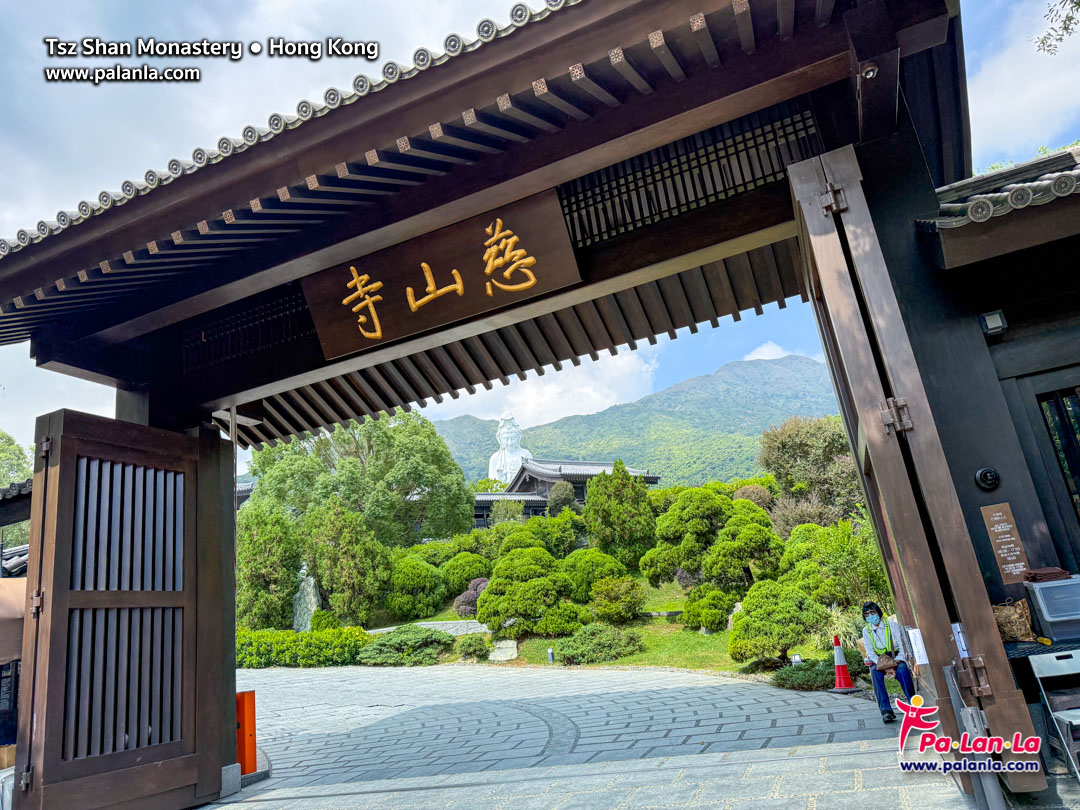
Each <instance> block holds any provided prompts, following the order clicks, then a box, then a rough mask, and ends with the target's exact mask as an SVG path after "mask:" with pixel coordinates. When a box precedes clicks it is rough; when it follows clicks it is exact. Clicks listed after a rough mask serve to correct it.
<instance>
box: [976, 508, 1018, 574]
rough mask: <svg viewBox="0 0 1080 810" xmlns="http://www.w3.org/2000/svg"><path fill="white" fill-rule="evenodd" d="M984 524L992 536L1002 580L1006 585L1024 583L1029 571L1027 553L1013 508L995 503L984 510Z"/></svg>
mask: <svg viewBox="0 0 1080 810" xmlns="http://www.w3.org/2000/svg"><path fill="white" fill-rule="evenodd" d="M982 516H983V523H985V524H986V532H987V534H989V535H990V545H991V546H993V549H994V559H995V560H997V564H998V569H999V570H1000V571H1001V580H1002V582H1004V583H1005V584H1006V585H1015V584H1016V583H1018V582H1023V581H1024V574H1026V573H1027V571H1028V559H1027V552H1025V551H1024V544H1023V542H1021V540H1020V535H1019V534H1017V532H1016V519H1015V518H1014V517H1013V513H1012V507H1011V506H1009V504H1007V503H995V504H993V505H992V506H984V507H983V508H982Z"/></svg>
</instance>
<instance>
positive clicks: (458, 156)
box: [397, 135, 479, 166]
mask: <svg viewBox="0 0 1080 810" xmlns="http://www.w3.org/2000/svg"><path fill="white" fill-rule="evenodd" d="M397 148H398V152H399V153H400V154H402V155H414V156H416V157H420V158H427V159H428V160H435V161H438V162H440V163H452V164H455V165H457V166H471V165H472V164H474V163H476V161H477V160H478V159H479V155H477V154H475V153H474V152H469V151H467V150H465V149H455V148H454V147H452V146H446V145H444V144H437V143H435V142H434V141H429V140H428V139H427V138H410V137H408V136H407V135H406V136H402V137H400V138H398V139H397Z"/></svg>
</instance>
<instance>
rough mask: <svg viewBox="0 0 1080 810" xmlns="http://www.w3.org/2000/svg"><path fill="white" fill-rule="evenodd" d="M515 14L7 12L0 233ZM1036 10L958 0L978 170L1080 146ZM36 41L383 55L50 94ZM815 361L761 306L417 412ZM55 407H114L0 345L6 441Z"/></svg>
mask: <svg viewBox="0 0 1080 810" xmlns="http://www.w3.org/2000/svg"><path fill="white" fill-rule="evenodd" d="M587 2H602V0H587ZM511 5H512V3H511V0H399V2H396V3H382V2H380V3H375V2H364V3H360V2H355V1H354V0H306V1H305V2H301V0H295V1H293V0H263V2H258V3H256V2H254V0H239V2H234V3H231V4H230V5H229V11H228V13H222V12H221V5H220V3H211V2H208V1H207V0H191V1H190V2H187V3H185V4H184V5H183V7H182V8H183V10H182V12H177V11H176V10H175V7H173V8H171V9H170V10H168V11H165V10H163V6H162V5H159V4H155V3H147V2H144V0H137V1H136V0H123V1H122V2H120V1H117V0H111V1H110V0H103V1H102V2H97V3H86V2H84V0H78V1H76V0H57V2H52V3H49V4H48V7H47V8H48V11H47V13H43V11H42V7H40V6H37V5H34V4H28V3H21V4H8V5H7V7H6V8H5V21H4V25H3V26H2V28H0V99H3V100H4V116H3V118H2V120H0V235H2V236H5V237H11V236H13V235H14V233H15V231H16V230H18V229H19V228H24V227H25V228H30V227H32V226H33V224H34V223H36V222H37V221H38V220H39V219H53V218H54V216H55V213H56V211H58V210H60V209H66V210H71V209H73V208H74V207H75V204H76V203H77V202H78V201H79V200H81V199H93V198H94V197H96V196H97V194H98V192H99V191H101V190H102V189H116V188H119V186H120V184H121V182H122V181H123V180H124V179H126V178H138V177H141V176H142V175H143V173H144V172H145V171H146V169H148V168H154V169H158V170H162V169H164V168H165V165H166V163H167V162H168V160H169V159H170V158H173V157H177V156H179V157H182V158H185V159H187V158H189V156H190V155H191V152H192V150H193V149H194V148H195V147H196V146H204V147H206V146H212V145H213V144H214V143H215V142H216V141H217V139H218V138H219V137H221V136H222V135H231V136H234V137H235V136H238V135H239V133H240V131H241V129H242V128H243V127H244V125H246V124H249V123H255V124H258V125H260V126H263V125H265V122H266V120H267V118H268V117H269V115H270V113H272V112H275V111H277V112H292V111H293V110H294V109H295V107H296V103H297V101H299V100H300V99H302V98H320V97H321V96H322V93H323V91H324V90H325V89H326V88H327V87H329V86H337V87H345V86H347V85H348V84H349V83H350V82H351V81H352V78H353V76H354V75H355V74H356V73H358V72H362V73H365V74H367V75H369V76H374V75H377V74H378V71H379V70H380V68H381V66H382V64H383V62H385V61H386V60H388V59H393V60H395V61H397V62H400V63H402V64H409V63H410V62H411V54H412V52H413V51H414V50H415V49H416V48H417V47H419V46H421V45H423V46H426V47H428V48H430V49H432V50H433V51H436V52H438V51H441V50H442V48H441V43H442V41H443V39H444V37H445V36H446V34H448V33H450V32H452V31H454V32H458V33H461V34H463V35H467V36H469V37H470V38H471V37H472V36H473V32H474V31H475V28H476V23H477V22H478V21H479V20H480V19H482V18H484V17H491V18H492V19H494V20H495V21H497V22H498V23H500V24H505V22H506V21H507V19H508V15H509V9H510V6H511ZM531 5H534V6H538V5H539V0H532V3H531ZM1045 7H1046V3H1045V0H973V1H972V0H965V2H962V8H963V20H964V36H965V46H966V52H967V70H968V83H969V94H970V105H971V120H972V135H973V144H974V151H975V166H976V168H980V167H985V166H987V165H989V164H991V163H993V162H995V161H999V160H1015V161H1020V160H1024V159H1026V158H1029V157H1031V156H1032V155H1033V154H1034V152H1035V150H1036V149H1037V148H1038V147H1039V146H1059V145H1061V144H1064V143H1068V142H1071V141H1073V140H1076V139H1077V138H1080V94H1078V93H1077V92H1076V82H1077V79H1076V77H1077V76H1080V36H1077V37H1074V38H1073V40H1072V41H1069V42H1067V43H1066V44H1065V45H1064V46H1063V47H1062V49H1061V52H1060V53H1059V54H1058V55H1057V56H1054V57H1049V56H1046V55H1044V54H1039V53H1037V52H1036V50H1035V46H1034V44H1033V42H1032V37H1033V36H1036V35H1037V34H1039V33H1040V32H1041V30H1042V29H1043V27H1044V22H1043V20H1042V15H1043V12H1044V11H1045ZM46 36H58V37H60V38H62V39H78V38H82V37H85V36H98V37H101V38H103V39H119V40H128V41H130V40H132V39H133V38H134V37H136V36H144V37H146V36H156V37H158V38H161V39H168V40H185V39H201V38H203V37H206V38H208V39H212V40H213V39H237V40H242V41H244V42H245V43H246V42H249V41H251V40H254V39H259V40H263V41H265V39H266V38H267V37H271V36H274V37H277V36H281V37H285V38H289V39H325V37H327V36H342V37H345V38H346V39H349V40H377V41H379V42H380V45H381V53H380V57H379V59H378V60H377V61H376V62H374V63H369V62H366V61H364V60H361V59H357V60H341V59H323V60H322V61H319V62H311V61H308V60H294V59H289V60H286V59H267V58H266V57H265V56H263V57H258V58H255V57H251V56H250V55H248V56H246V57H245V58H244V59H243V60H241V61H240V62H238V63H234V62H229V61H228V60H206V59H204V60H198V61H197V62H196V64H198V65H199V67H201V68H202V69H203V79H202V81H201V82H199V83H198V84H191V85H168V86H160V85H159V86H154V85H146V84H111V85H101V86H98V87H91V86H86V85H74V84H72V85H61V84H47V83H45V82H44V80H43V77H42V68H43V67H45V66H47V65H48V66H57V65H64V64H77V65H84V64H91V63H92V61H91V60H84V59H79V60H58V59H51V60H50V59H48V58H47V56H46V51H45V46H44V44H43V43H42V39H43V38H44V37H46ZM99 61H100V62H101V63H104V64H112V63H115V62H116V61H118V60H116V59H103V60H99ZM120 61H124V62H125V63H138V62H139V61H147V62H151V63H153V60H134V59H132V60H120ZM156 64H158V65H160V66H164V65H173V64H176V60H171V61H168V60H166V61H163V60H157V62H156ZM184 64H191V61H190V60H189V61H188V62H185V63H184ZM820 352H821V348H820V345H819V342H818V337H817V331H816V328H815V326H814V323H813V317H812V315H811V312H810V309H809V307H806V306H801V305H799V304H797V303H796V302H792V303H791V304H790V305H789V306H788V307H787V309H784V310H780V309H778V308H777V307H776V306H775V305H772V306H770V307H767V308H766V312H765V314H764V315H763V316H760V317H754V316H753V315H752V314H747V315H745V316H744V317H743V319H742V320H741V321H740V322H739V323H732V322H731V321H730V319H725V321H723V322H722V323H721V326H720V327H719V328H718V329H715V330H714V329H710V328H709V327H708V326H707V325H706V326H705V327H704V328H703V329H702V331H701V332H699V333H698V334H697V335H689V334H687V333H686V330H683V332H682V333H680V336H679V338H678V340H675V341H669V340H667V339H663V340H661V341H660V342H659V343H658V344H657V346H652V347H646V348H644V349H642V350H640V351H638V352H627V351H623V352H620V354H619V355H618V356H617V357H606V356H605V357H602V358H601V360H600V361H599V362H597V363H592V362H591V361H589V360H587V359H586V360H585V361H583V363H582V365H581V366H580V367H578V368H572V369H569V370H568V371H564V372H563V373H560V374H554V373H552V372H550V371H549V372H548V373H547V374H546V375H544V377H542V378H538V379H533V378H530V380H529V381H527V382H524V383H522V382H518V381H515V382H513V383H512V384H511V385H510V386H508V387H505V388H503V387H501V386H500V387H497V388H496V389H495V390H493V391H492V392H484V393H482V394H478V395H477V396H475V397H462V398H461V399H459V400H457V401H455V402H453V403H449V404H447V405H443V406H438V407H435V406H432V407H429V408H427V409H426V413H427V414H428V415H430V416H432V417H435V418H445V417H448V416H453V415H456V414H458V413H463V412H471V413H475V414H476V415H479V416H485V417H490V416H494V415H497V414H498V413H499V412H500V411H501V410H503V409H504V408H510V409H511V410H513V411H514V412H515V413H516V414H517V415H518V419H519V421H520V422H521V423H522V424H523V425H531V424H539V423H541V422H546V421H551V420H552V419H556V418H559V417H561V416H565V415H568V414H569V413H584V412H592V411H596V410H601V409H602V408H604V407H608V406H610V405H613V404H616V403H618V402H625V401H629V400H633V399H637V398H639V397H640V396H643V395H645V394H648V393H651V392H652V391H656V390H660V389H662V388H664V387H667V386H669V385H672V384H673V383H676V382H679V381H680V380H683V379H686V378H687V377H691V376H694V375H697V374H707V373H711V372H713V371H715V370H716V369H717V368H718V367H719V366H721V365H723V364H724V363H726V362H729V361H732V360H741V359H743V358H746V357H775V356H780V355H782V354H785V353H800V354H806V355H810V356H820ZM61 407H75V408H79V409H81V410H87V411H92V412H96V413H103V414H106V415H111V414H112V407H113V392H112V391H111V389H105V388H102V387H100V386H94V385H91V384H89V383H84V382H81V381H79V380H74V379H72V378H68V377H64V376H62V375H58V374H53V373H50V372H45V371H41V370H39V369H36V368H35V367H34V364H33V361H32V360H30V359H29V357H28V346H27V345H26V344H23V345H19V346H13V347H0V429H4V430H6V431H8V432H10V433H13V434H14V435H15V436H16V438H18V439H19V440H20V441H21V442H23V443H26V442H28V441H29V440H30V437H31V435H32V431H33V419H34V416H35V415H37V414H41V413H46V412H48V411H51V410H54V409H56V408H61Z"/></svg>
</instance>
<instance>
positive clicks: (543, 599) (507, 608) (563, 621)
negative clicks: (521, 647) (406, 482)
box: [476, 549, 592, 638]
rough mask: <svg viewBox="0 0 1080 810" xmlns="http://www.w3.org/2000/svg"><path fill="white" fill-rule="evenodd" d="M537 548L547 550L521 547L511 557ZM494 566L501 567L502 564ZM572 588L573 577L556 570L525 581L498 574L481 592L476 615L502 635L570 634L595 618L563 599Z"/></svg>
mask: <svg viewBox="0 0 1080 810" xmlns="http://www.w3.org/2000/svg"><path fill="white" fill-rule="evenodd" d="M537 551H539V552H541V553H543V554H547V552H546V551H543V550H542V549H520V550H518V551H513V552H511V553H510V555H508V559H509V557H510V556H513V555H515V554H530V553H533V552H537ZM550 556H551V555H548V558H549V559H550ZM552 562H554V561H552ZM500 565H501V563H500ZM495 568H496V571H498V568H499V566H495ZM570 588H571V586H570V579H569V578H568V577H567V576H566V575H565V574H561V573H557V572H555V573H551V574H550V575H548V576H536V577H533V578H531V579H525V580H522V581H515V580H514V579H511V578H499V577H498V576H495V577H493V578H492V580H491V582H489V583H488V586H487V588H486V589H485V590H484V592H483V593H482V594H480V598H479V600H478V601H477V603H476V618H477V620H478V621H481V622H483V623H484V624H486V625H487V626H488V627H489V628H490V629H491V632H492V635H493V636H495V637H499V638H520V637H521V636H525V635H529V634H530V633H538V634H539V635H544V636H556V635H567V634H569V633H572V632H574V630H576V629H577V628H578V627H580V626H581V625H583V624H586V623H587V622H588V621H590V619H591V618H592V617H591V615H590V614H589V611H588V610H586V609H585V608H583V607H581V606H579V605H574V604H573V603H570V602H566V601H564V599H565V597H566V596H568V595H569V593H570ZM549 614H550V615H549Z"/></svg>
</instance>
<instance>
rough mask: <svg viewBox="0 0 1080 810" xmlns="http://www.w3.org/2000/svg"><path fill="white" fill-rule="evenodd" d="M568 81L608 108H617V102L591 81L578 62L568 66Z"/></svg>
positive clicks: (583, 66)
mask: <svg viewBox="0 0 1080 810" xmlns="http://www.w3.org/2000/svg"><path fill="white" fill-rule="evenodd" d="M570 81H572V82H573V83H574V87H577V88H579V89H581V90H584V91H585V92H586V93H588V94H589V95H590V96H592V97H593V98H595V99H596V100H597V101H601V102H603V103H604V104H606V105H607V106H609V107H618V106H619V100H618V99H617V98H615V96H613V95H611V93H609V92H608V91H607V90H605V89H604V88H603V87H601V86H600V85H598V84H597V83H596V82H595V81H593V80H592V79H591V78H590V77H589V74H588V73H586V72H585V65H583V64H581V63H580V62H579V63H578V64H576V65H571V66H570Z"/></svg>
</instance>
